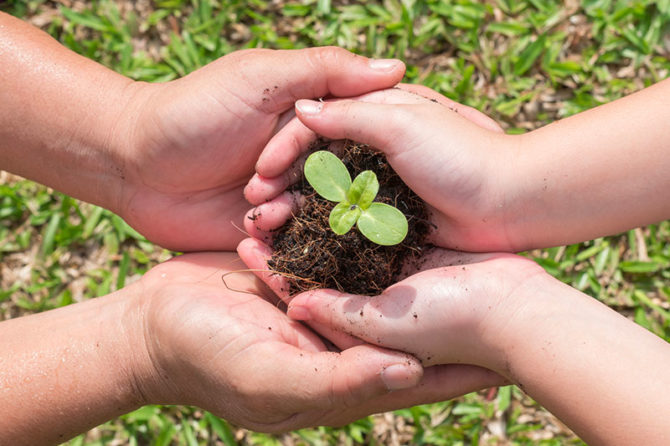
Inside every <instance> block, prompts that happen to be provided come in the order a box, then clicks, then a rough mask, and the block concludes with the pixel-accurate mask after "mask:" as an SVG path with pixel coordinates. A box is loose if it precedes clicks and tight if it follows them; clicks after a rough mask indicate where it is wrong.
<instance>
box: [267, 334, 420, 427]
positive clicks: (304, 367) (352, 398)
mask: <svg viewBox="0 0 670 446" xmlns="http://www.w3.org/2000/svg"><path fill="white" fill-rule="evenodd" d="M296 352H297V350H296ZM294 356H297V355H294ZM422 377H423V368H422V367H421V365H420V364H419V362H418V361H417V360H416V359H415V358H414V357H412V356H409V355H407V354H404V353H400V352H395V351H391V350H386V349H382V348H380V347H376V346H371V345H358V346H355V347H351V348H349V349H346V350H343V351H341V352H339V353H336V352H319V353H308V352H305V351H300V356H299V361H298V360H296V361H294V363H293V365H292V366H291V367H289V368H286V370H285V373H283V374H282V376H281V378H280V380H281V381H282V382H281V383H280V385H278V386H277V387H278V388H282V389H286V391H287V392H290V395H287V396H286V401H287V404H291V405H295V407H293V408H287V409H289V410H292V411H294V413H296V414H297V418H298V419H297V420H296V419H291V420H289V422H290V423H291V425H290V426H283V427H284V428H288V429H294V428H295V427H296V425H299V426H307V425H312V424H314V423H315V422H318V423H319V424H324V422H325V424H341V423H342V422H350V421H353V420H354V419H356V418H355V417H360V414H356V415H355V416H354V415H352V418H351V419H348V420H341V419H338V418H340V417H341V416H342V413H343V412H345V413H346V412H350V411H351V408H355V407H359V406H361V405H364V404H365V403H366V402H367V401H369V400H372V399H375V398H378V397H381V396H384V395H387V394H388V393H389V392H391V391H397V390H402V389H409V388H413V387H414V386H416V385H417V384H419V383H420V382H421V380H422ZM324 413H325V414H331V416H335V419H333V420H328V419H326V420H324V419H323V414H324ZM314 416H317V418H318V419H316V420H314V419H311V418H312V417H314Z"/></svg>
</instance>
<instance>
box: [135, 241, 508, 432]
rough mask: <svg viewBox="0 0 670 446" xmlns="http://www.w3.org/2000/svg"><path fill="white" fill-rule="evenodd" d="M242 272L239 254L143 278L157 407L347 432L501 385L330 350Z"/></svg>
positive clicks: (483, 375)
mask: <svg viewBox="0 0 670 446" xmlns="http://www.w3.org/2000/svg"><path fill="white" fill-rule="evenodd" d="M241 266H242V265H241V262H239V259H237V258H236V257H235V256H234V255H231V254H216V253H209V254H189V255H184V256H182V257H178V258H176V259H174V260H171V261H169V262H167V263H165V264H163V265H160V266H158V267H156V268H154V269H153V270H152V271H150V272H149V273H147V274H146V275H145V276H144V277H143V278H142V280H141V282H140V285H139V286H140V287H141V289H142V295H143V298H144V304H143V311H142V313H143V315H144V326H145V333H147V334H148V335H149V336H148V337H147V339H146V340H145V341H146V345H147V347H148V351H149V356H150V357H151V358H152V359H153V361H152V364H153V367H154V368H155V370H156V373H155V379H153V380H151V381H150V382H149V384H147V385H145V386H143V387H142V389H143V394H144V395H145V396H146V399H147V401H150V402H161V403H177V404H192V405H196V406H198V407H201V408H204V409H206V410H210V411H212V412H213V413H215V414H217V415H219V416H221V417H224V418H226V419H227V420H230V421H231V422H233V423H236V424H240V425H242V426H245V427H247V428H251V429H254V430H258V431H269V432H275V431H284V430H289V429H296V428H300V427H305V426H313V425H317V424H327V425H340V424H344V423H347V422H350V421H353V420H355V419H357V418H360V417H362V416H364V415H368V414H370V413H373V412H377V411H383V410H390V409H394V408H399V407H405V406H409V405H413V404H418V403H419V402H428V401H435V399H436V398H445V397H446V398H449V397H453V396H456V395H460V394H463V393H466V392H468V391H472V390H475V389H479V388H482V387H487V386H491V385H496V384H498V383H500V382H501V379H500V378H499V377H497V376H496V375H494V374H492V373H490V372H489V371H486V370H483V369H480V368H477V367H463V368H458V367H456V368H454V367H446V368H444V367H443V368H439V367H438V368H435V369H434V370H431V371H429V372H428V373H426V375H425V376H424V377H423V380H422V377H421V375H422V369H421V367H420V366H419V364H418V363H417V362H416V360H415V359H414V358H412V357H409V356H407V355H406V354H402V353H398V352H393V351H390V350H385V349H381V348H379V347H375V346H370V345H358V346H354V347H352V348H349V349H346V350H343V351H342V352H339V353H336V352H332V351H328V349H327V348H326V346H325V345H324V344H323V342H322V341H321V340H320V339H319V338H318V337H317V336H316V335H315V334H314V333H313V332H311V331H310V330H309V329H307V328H306V327H305V326H303V325H302V324H300V323H298V322H295V321H291V320H290V319H289V318H287V317H286V315H285V314H284V313H283V312H282V311H280V310H279V309H278V308H277V305H276V302H274V301H273V300H272V294H271V293H270V292H269V291H268V290H267V288H266V287H265V286H264V285H263V284H262V283H261V282H260V281H259V280H258V279H257V278H256V277H255V276H254V275H253V274H251V273H249V272H232V271H235V270H236V269H237V268H240V267H241ZM224 275H225V277H223V276H224ZM222 277H223V279H225V285H224V283H223V282H222ZM266 299H268V300H266ZM420 381H421V383H420V385H418V386H417V387H414V386H415V385H416V384H418V383H419V382H420ZM399 389H407V390H399ZM390 390H395V391H394V392H392V393H389V391H390Z"/></svg>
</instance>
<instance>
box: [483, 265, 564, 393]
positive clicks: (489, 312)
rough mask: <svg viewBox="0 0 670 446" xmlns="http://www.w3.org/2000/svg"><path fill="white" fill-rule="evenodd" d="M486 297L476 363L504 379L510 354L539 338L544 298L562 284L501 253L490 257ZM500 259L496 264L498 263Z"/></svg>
mask: <svg viewBox="0 0 670 446" xmlns="http://www.w3.org/2000/svg"><path fill="white" fill-rule="evenodd" d="M492 262H494V263H492V264H491V267H490V268H489V270H491V271H492V273H491V274H490V276H491V277H496V278H498V279H499V280H497V281H496V282H493V283H491V285H492V286H490V287H489V290H488V292H487V294H486V295H487V296H488V298H487V299H484V300H482V301H481V302H479V307H478V311H477V318H476V321H475V323H474V324H473V326H474V328H475V335H474V339H475V342H474V343H473V344H474V345H480V346H481V347H480V349H479V354H478V357H477V359H476V360H475V361H474V363H475V364H476V365H480V366H482V367H486V368H488V369H491V370H493V371H495V372H497V373H499V374H500V375H502V376H504V377H506V378H507V379H510V380H513V379H514V376H512V375H511V374H510V364H512V360H513V358H512V356H511V355H512V354H513V353H515V352H516V351H517V350H523V349H524V348H525V346H526V345H527V344H528V343H529V342H532V341H533V340H534V339H537V338H538V337H539V333H537V332H536V331H537V330H539V331H540V332H541V330H542V328H543V323H542V322H543V320H545V319H544V317H545V315H546V308H547V305H546V298H547V297H548V298H549V299H551V296H552V295H553V294H555V293H557V288H559V287H561V286H564V285H563V284H562V283H560V282H559V281H558V280H556V279H554V278H553V277H551V276H550V275H549V274H547V273H546V271H544V269H543V268H542V267H540V266H539V265H538V264H537V263H535V262H533V261H532V260H529V259H526V258H523V257H519V256H513V255H503V256H502V257H497V258H495V259H493V260H492ZM497 262H499V263H497Z"/></svg>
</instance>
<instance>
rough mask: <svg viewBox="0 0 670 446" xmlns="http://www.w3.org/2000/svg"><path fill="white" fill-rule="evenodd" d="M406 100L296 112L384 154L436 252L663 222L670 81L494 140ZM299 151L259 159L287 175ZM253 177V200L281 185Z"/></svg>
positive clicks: (569, 238)
mask: <svg viewBox="0 0 670 446" xmlns="http://www.w3.org/2000/svg"><path fill="white" fill-rule="evenodd" d="M402 95H403V93H402V92H399V91H398V90H390V91H386V92H377V93H372V94H370V95H366V96H363V97H361V98H359V99H358V100H342V101H329V102H325V103H321V102H314V101H298V102H297V103H296V113H297V117H298V118H299V119H300V121H301V123H302V124H303V125H304V126H306V127H307V128H309V129H310V130H311V131H312V132H315V133H318V134H320V135H322V136H325V137H327V138H332V139H341V138H349V139H353V140H355V141H358V142H362V143H368V144H370V145H372V146H373V147H375V148H377V149H378V150H381V151H383V152H384V153H385V154H386V155H387V158H388V160H389V162H390V164H391V165H392V166H393V168H394V169H395V170H396V172H398V174H399V175H400V176H401V177H402V178H403V180H404V181H405V182H406V183H407V184H408V185H409V186H410V187H411V188H412V189H413V190H414V191H415V192H416V193H417V194H419V195H420V196H421V197H422V198H423V199H424V200H425V201H426V202H427V203H428V204H429V205H430V206H431V209H432V211H433V221H434V223H435V224H436V225H437V227H438V230H437V231H436V232H435V234H433V240H432V241H433V242H434V243H436V244H438V245H439V246H443V247H448V248H453V249H458V250H464V251H492V250H503V251H522V250H527V249H531V248H539V247H548V246H556V245H564V244H569V243H575V242H579V241H583V240H589V239H592V238H596V237H599V236H603V235H609V234H614V233H618V232H621V231H624V230H627V229H631V228H634V227H637V226H641V225H645V224H649V223H653V222H658V221H661V220H664V219H667V218H670V200H668V199H667V197H665V196H664V195H663V194H659V193H658V192H657V191H660V190H668V189H669V188H670V176H668V175H667V172H668V171H669V170H670V150H668V147H669V146H670V136H669V134H668V132H667V131H666V127H667V126H666V123H667V122H668V120H670V109H668V107H667V106H666V104H667V103H668V101H669V100H670V80H665V81H662V82H659V83H658V84H656V85H653V86H651V87H649V88H646V89H644V90H642V91H640V92H637V93H635V94H632V95H630V96H627V97H625V98H622V99H620V100H617V101H614V102H612V103H609V104H606V105H603V106H600V107H596V108H594V109H592V110H589V111H586V112H583V113H580V114H578V115H575V116H572V117H570V118H566V119H563V120H560V121H557V122H555V123H552V124H550V125H548V126H545V127H542V128H540V129H537V130H535V131H532V132H529V133H528V134H525V135H505V134H502V133H498V132H494V131H492V130H489V129H487V128H485V127H483V126H481V125H475V124H473V123H472V122H470V121H469V120H468V119H466V116H465V115H464V113H461V112H459V111H458V110H457V109H455V108H454V107H444V106H441V105H442V104H439V103H434V102H431V101H427V100H424V101H414V102H413V103H412V102H410V101H409V100H403V98H402V97H401V96H402ZM405 95H406V94H405ZM380 128H383V129H384V131H383V132H380V131H379V129H380ZM291 131H295V130H294V129H292V128H291V127H288V126H287V127H286V128H285V129H284V130H283V131H282V132H280V134H278V135H277V136H276V137H275V139H276V140H280V141H287V140H291V137H290V135H288V134H287V133H288V132H291ZM296 133H297V134H299V135H301V134H305V133H306V132H305V131H304V130H301V131H299V132H297V131H296ZM298 142H302V140H301V139H300V138H298ZM305 149H306V146H305V145H304V144H302V145H299V147H294V148H291V149H288V150H286V151H280V150H275V149H274V146H272V145H269V146H268V153H267V154H263V156H262V158H261V159H268V160H270V161H272V163H270V162H269V161H268V164H274V165H276V166H288V165H289V164H290V163H291V162H292V161H293V160H294V159H295V158H296V157H295V156H293V157H292V156H290V155H292V154H296V153H299V152H301V151H304V150H305ZM511 166H514V168H511ZM258 173H259V175H257V176H256V177H254V178H253V179H252V182H251V183H250V186H249V187H250V188H251V187H253V188H254V189H255V193H248V194H247V196H249V195H253V199H252V200H251V201H253V202H255V203H262V202H263V201H264V200H267V199H268V198H272V197H273V196H277V195H278V194H279V193H280V192H281V190H282V187H281V186H282V185H283V186H284V187H285V183H286V181H280V180H277V179H276V178H273V177H272V175H271V174H273V173H274V172H272V171H271V172H269V173H268V172H265V173H264V172H260V171H259V172H258ZM260 185H262V187H261V186H260ZM256 191H260V192H256ZM263 229H269V227H267V228H263Z"/></svg>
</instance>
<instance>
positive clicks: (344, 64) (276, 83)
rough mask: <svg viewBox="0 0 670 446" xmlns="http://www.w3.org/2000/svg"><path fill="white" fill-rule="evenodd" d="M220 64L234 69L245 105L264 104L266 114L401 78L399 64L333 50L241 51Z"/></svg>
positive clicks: (386, 84)
mask: <svg viewBox="0 0 670 446" xmlns="http://www.w3.org/2000/svg"><path fill="white" fill-rule="evenodd" d="M224 62H225V64H226V66H227V67H228V69H233V70H235V74H236V75H235V77H234V79H236V80H239V81H240V84H239V88H240V89H241V90H240V91H244V95H245V97H246V99H247V101H251V102H254V103H262V104H263V106H264V110H266V111H268V112H270V113H278V112H284V111H286V110H289V109H291V108H292V107H293V103H294V102H295V101H296V100H298V99H301V98H320V97H324V96H329V95H332V96H338V97H350V96H358V95H360V94H363V93H367V92H370V91H373V90H380V89H384V88H389V87H392V86H394V85H396V84H397V83H398V82H400V80H401V79H402V77H403V75H404V74H405V64H403V63H402V62H401V61H400V60H397V59H369V58H367V57H363V56H358V55H356V54H353V53H351V52H349V51H347V50H345V49H342V48H337V47H319V48H307V49H300V50H259V49H253V50H244V51H238V52H235V53H231V54H230V55H229V56H226V57H224V58H223V61H222V63H224ZM245 90H248V91H245Z"/></svg>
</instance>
